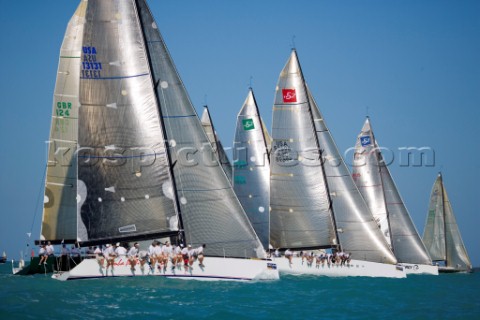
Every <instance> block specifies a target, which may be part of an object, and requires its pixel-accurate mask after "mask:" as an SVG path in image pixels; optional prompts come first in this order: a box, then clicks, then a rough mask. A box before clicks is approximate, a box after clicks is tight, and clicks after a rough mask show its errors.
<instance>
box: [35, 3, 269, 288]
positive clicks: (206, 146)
mask: <svg viewBox="0 0 480 320" xmlns="http://www.w3.org/2000/svg"><path fill="white" fill-rule="evenodd" d="M50 140H51V141H52V143H51V144H50V148H49V156H48V164H49V167H48V171H47V181H46V186H45V205H44V213H43V220H42V229H41V240H42V241H45V240H49V241H51V242H52V243H54V244H60V243H73V242H76V241H78V242H79V243H80V244H81V245H82V246H90V245H96V244H106V243H114V242H117V241H118V242H131V241H140V240H145V241H146V240H150V241H151V240H152V239H158V238H162V239H170V241H171V242H172V243H174V244H178V245H180V244H185V245H186V244H191V245H192V246H193V247H196V246H201V245H202V244H206V248H205V251H204V252H205V255H206V256H207V258H206V260H205V261H206V262H205V265H206V266H201V265H197V264H195V265H194V266H193V267H191V268H190V267H189V268H182V267H177V268H173V267H174V266H173V265H172V266H171V267H170V266H169V267H168V268H165V269H164V270H163V271H162V270H160V271H159V270H155V269H153V270H150V271H148V270H147V271H146V272H144V271H143V270H141V269H140V268H138V267H137V268H136V269H134V270H131V268H130V266H129V265H128V261H127V260H126V259H125V258H117V260H116V261H115V271H114V272H113V270H111V274H110V275H113V276H133V275H136V276H139V275H148V274H153V275H158V276H166V277H181V278H196V279H222V280H229V279H230V280H253V279H276V278H278V271H277V270H275V269H276V266H275V264H274V263H272V262H271V261H267V260H264V259H262V258H264V257H265V251H264V249H263V247H262V244H261V242H260V240H259V239H258V236H257V235H256V233H255V231H254V230H253V227H252V226H251V224H250V222H249V221H248V218H247V216H246V214H245V212H244V210H243V209H242V207H241V205H240V202H239V201H238V199H237V197H236V196H235V193H234V191H233V188H232V186H231V184H230V182H229V181H228V179H227V177H226V176H225V173H224V172H223V170H222V168H221V167H220V166H218V165H217V166H210V165H206V164H205V163H204V159H203V158H202V155H204V154H206V155H211V154H213V150H212V146H211V144H210V141H209V140H208V138H207V136H206V135H205V132H204V130H203V128H202V124H201V122H200V120H199V119H198V115H197V113H196V112H195V109H194V108H193V106H192V104H191V102H190V100H189V97H188V95H187V92H186V89H185V87H184V85H183V83H182V81H181V79H180V77H179V75H178V73H177V70H176V68H175V66H174V64H173V61H172V59H171V57H170V54H169V53H168V50H167V48H166V46H165V43H164V41H163V39H162V37H161V35H160V32H159V30H158V27H157V24H156V23H155V21H154V19H153V17H152V15H151V13H150V10H149V8H148V6H147V4H146V2H145V0H135V1H130V0H110V1H105V0H88V1H81V2H80V5H79V7H78V9H77V11H76V13H75V15H74V17H73V18H72V20H71V21H70V23H69V26H68V28H67V32H66V34H65V38H64V42H63V45H62V49H61V54H60V62H59V67H58V75H57V83H56V87H55V95H54V105H53V117H52V127H51V132H50ZM144 249H146V248H144ZM259 258H260V259H259ZM169 264H170V262H169ZM107 275H109V274H108V273H107V272H105V271H104V269H102V268H101V267H99V265H98V263H97V261H96V260H95V259H85V260H83V261H82V262H81V263H80V264H78V265H77V266H76V267H75V268H73V269H72V270H71V271H69V272H65V273H63V274H60V275H58V276H56V278H57V279H59V280H72V279H84V278H96V277H103V276H107Z"/></svg>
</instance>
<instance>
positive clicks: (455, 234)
mask: <svg viewBox="0 0 480 320" xmlns="http://www.w3.org/2000/svg"><path fill="white" fill-rule="evenodd" d="M423 242H424V243H425V247H426V248H427V250H428V252H429V253H430V256H431V257H432V260H433V262H435V263H436V264H437V265H438V271H439V272H441V273H455V272H472V270H473V269H472V262H471V260H470V257H469V256H468V253H467V249H466V248H465V245H464V243H463V240H462V236H461V234H460V229H459V228H458V225H457V220H456V219H455V215H454V214H453V208H452V205H451V203H450V200H449V198H448V195H447V190H446V189H445V186H444V184H443V177H442V174H441V173H439V174H438V177H437V179H436V180H435V183H434V184H433V188H432V192H431V194H430V204H429V207H428V215H427V223H426V225H425V230H424V231H423Z"/></svg>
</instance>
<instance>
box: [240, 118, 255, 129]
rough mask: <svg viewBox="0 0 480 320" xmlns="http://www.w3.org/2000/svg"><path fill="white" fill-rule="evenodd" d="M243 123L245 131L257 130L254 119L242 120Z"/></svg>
mask: <svg viewBox="0 0 480 320" xmlns="http://www.w3.org/2000/svg"><path fill="white" fill-rule="evenodd" d="M242 123H243V130H252V129H255V126H254V125H253V119H245V120H242Z"/></svg>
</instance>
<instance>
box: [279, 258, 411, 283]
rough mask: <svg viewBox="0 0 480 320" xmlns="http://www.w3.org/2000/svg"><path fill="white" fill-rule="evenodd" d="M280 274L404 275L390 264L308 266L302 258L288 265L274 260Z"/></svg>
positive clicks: (386, 276)
mask: <svg viewBox="0 0 480 320" xmlns="http://www.w3.org/2000/svg"><path fill="white" fill-rule="evenodd" d="M273 261H274V262H275V263H276V264H277V267H278V270H279V271H280V274H282V273H283V274H299V275H300V274H308V275H317V276H327V277H384V278H405V277H406V273H405V270H404V268H403V267H401V266H396V265H392V264H385V263H377V262H370V261H361V260H351V261H350V263H348V264H345V265H340V264H328V263H326V262H325V263H324V264H321V263H320V264H319V265H318V266H317V265H316V262H315V261H313V263H312V264H308V263H307V261H306V260H304V261H303V262H302V258H300V257H293V258H292V263H291V264H290V263H289V261H288V259H287V258H285V257H279V258H274V259H273Z"/></svg>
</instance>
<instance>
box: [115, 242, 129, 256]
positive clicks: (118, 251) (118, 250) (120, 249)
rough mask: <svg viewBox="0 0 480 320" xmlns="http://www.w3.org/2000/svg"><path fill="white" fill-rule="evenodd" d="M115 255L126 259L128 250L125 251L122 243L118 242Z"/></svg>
mask: <svg viewBox="0 0 480 320" xmlns="http://www.w3.org/2000/svg"><path fill="white" fill-rule="evenodd" d="M115 253H116V254H117V257H120V258H125V256H126V255H127V249H125V247H124V246H122V244H121V243H120V242H117V245H116V248H115Z"/></svg>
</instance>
